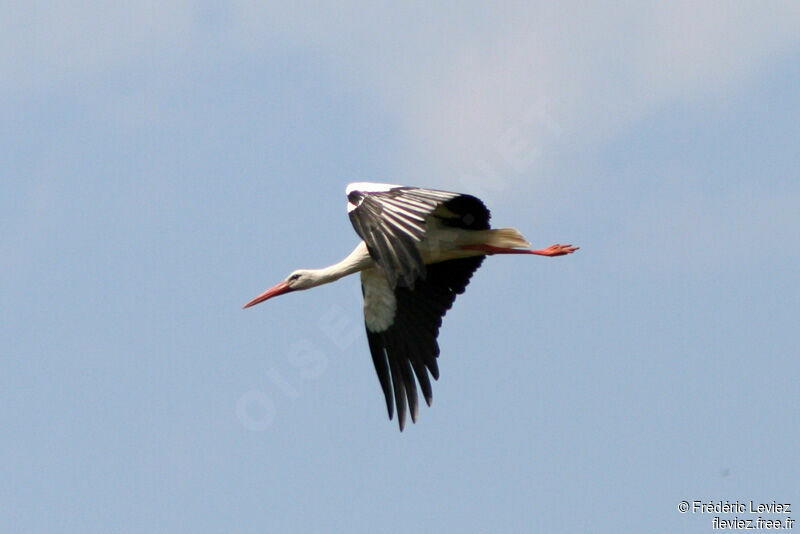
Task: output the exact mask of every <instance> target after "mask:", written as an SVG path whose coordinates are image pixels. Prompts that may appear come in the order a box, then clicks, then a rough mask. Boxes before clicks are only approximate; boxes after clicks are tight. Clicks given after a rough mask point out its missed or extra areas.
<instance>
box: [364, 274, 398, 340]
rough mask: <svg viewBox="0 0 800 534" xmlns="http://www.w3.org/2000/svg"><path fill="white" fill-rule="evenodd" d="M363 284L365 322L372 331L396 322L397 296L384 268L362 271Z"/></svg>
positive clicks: (383, 329)
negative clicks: (390, 285)
mask: <svg viewBox="0 0 800 534" xmlns="http://www.w3.org/2000/svg"><path fill="white" fill-rule="evenodd" d="M361 286H362V287H363V288H364V322H365V323H366V326H367V330H369V331H370V332H383V331H385V330H388V329H389V328H390V327H391V326H392V324H394V316H395V313H396V312H397V298H396V297H395V296H394V291H392V288H391V287H389V281H388V280H386V275H384V274H383V269H380V268H375V269H365V270H363V271H361Z"/></svg>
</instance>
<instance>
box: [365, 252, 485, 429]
mask: <svg viewBox="0 0 800 534" xmlns="http://www.w3.org/2000/svg"><path fill="white" fill-rule="evenodd" d="M482 261H483V256H476V257H472V258H464V259H457V260H449V261H444V262H441V263H435V264H432V265H428V267H427V271H428V272H427V276H426V277H425V279H420V280H417V283H416V284H415V286H414V288H413V289H412V288H409V287H405V286H397V287H396V288H395V289H394V290H393V289H392V288H391V286H390V284H389V281H388V279H387V278H386V277H385V276H384V275H383V272H382V271H381V270H380V269H368V270H366V271H362V273H361V284H362V291H363V293H364V320H365V324H366V327H367V340H368V341H369V350H370V352H371V354H372V361H373V363H374V364H375V371H376V372H377V373H378V379H379V380H380V383H381V388H382V389H383V393H384V396H385V397H386V408H387V410H388V411H389V418H390V419H391V418H392V416H393V413H394V406H395V405H396V406H397V421H398V423H399V424H400V430H403V427H404V426H405V419H406V406H408V410H409V411H410V413H411V420H412V421H414V422H416V420H417V414H418V412H419V404H418V401H417V387H416V384H415V381H414V377H415V376H416V380H417V382H419V387H420V389H421V390H422V394H423V396H424V397H425V402H426V403H427V404H428V406H430V404H431V401H432V399H433V392H432V390H431V382H430V378H429V376H428V375H429V374H430V376H432V377H433V378H434V380H435V379H438V378H439V367H438V365H437V363H436V358H437V357H438V356H439V344H438V343H437V341H436V338H437V336H438V335H439V327H440V326H441V325H442V318H443V317H444V315H445V313H447V310H449V309H450V307H451V306H452V305H453V302H454V301H455V299H456V295H459V294H461V293H463V292H464V289H465V288H466V287H467V284H468V283H469V280H470V278H471V277H472V274H473V273H474V272H475V270H476V269H477V268H478V267H479V266H480V265H481V262H482Z"/></svg>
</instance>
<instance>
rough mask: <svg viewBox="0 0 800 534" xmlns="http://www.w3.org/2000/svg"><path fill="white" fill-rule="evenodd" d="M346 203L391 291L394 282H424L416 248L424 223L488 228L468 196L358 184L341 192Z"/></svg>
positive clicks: (484, 214) (482, 209) (479, 208)
mask: <svg viewBox="0 0 800 534" xmlns="http://www.w3.org/2000/svg"><path fill="white" fill-rule="evenodd" d="M347 200H348V206H347V208H348V212H349V215H350V221H351V222H352V223H353V227H354V228H355V230H356V233H357V234H358V235H359V236H361V239H363V240H364V242H365V243H366V244H367V248H368V249H369V253H370V255H371V256H372V258H373V259H374V260H375V261H376V262H377V263H378V265H380V266H381V267H382V268H383V270H384V272H385V273H386V278H387V280H388V283H389V286H390V287H391V288H395V287H396V286H397V285H398V282H400V283H401V285H402V286H405V287H408V288H413V287H414V284H415V282H416V281H417V280H418V279H424V278H425V276H426V269H425V264H424V263H423V261H422V257H421V256H420V253H419V250H418V248H417V243H419V242H420V241H422V240H423V239H424V238H425V233H426V231H427V227H426V220H427V219H428V217H430V216H432V215H434V216H438V218H440V219H441V221H442V222H443V223H444V224H445V225H448V226H456V227H461V228H468V229H471V230H484V229H487V228H489V210H487V209H486V206H484V205H483V203H482V202H481V201H480V200H478V199H477V198H475V197H473V196H471V195H462V194H459V193H451V192H448V191H437V190H435V189H423V188H419V187H407V186H400V185H391V184H371V183H363V182H362V183H354V184H350V185H349V186H347ZM442 208H446V209H442Z"/></svg>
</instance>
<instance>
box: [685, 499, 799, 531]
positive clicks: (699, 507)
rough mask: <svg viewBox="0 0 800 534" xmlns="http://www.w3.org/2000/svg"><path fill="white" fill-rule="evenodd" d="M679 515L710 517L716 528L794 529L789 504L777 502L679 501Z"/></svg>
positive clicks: (713, 526)
mask: <svg viewBox="0 0 800 534" xmlns="http://www.w3.org/2000/svg"><path fill="white" fill-rule="evenodd" d="M678 511H679V512H680V513H682V514H700V515H706V516H711V528H713V529H718V530H789V529H792V528H794V519H792V518H791V516H790V515H789V514H791V512H792V505H791V503H787V502H779V501H774V500H773V501H768V502H760V501H754V500H750V501H738V500H737V501H728V500H725V501H722V500H720V501H711V500H709V501H698V500H695V501H681V502H679V503H678Z"/></svg>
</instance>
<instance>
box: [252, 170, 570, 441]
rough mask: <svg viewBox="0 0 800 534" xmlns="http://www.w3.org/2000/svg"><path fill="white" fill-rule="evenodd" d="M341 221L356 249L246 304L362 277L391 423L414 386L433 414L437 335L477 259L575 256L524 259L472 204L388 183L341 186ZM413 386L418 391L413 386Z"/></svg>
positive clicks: (560, 249) (509, 234)
mask: <svg viewBox="0 0 800 534" xmlns="http://www.w3.org/2000/svg"><path fill="white" fill-rule="evenodd" d="M346 194H347V212H348V214H349V216H350V221H351V222H352V224H353V227H354V228H355V230H356V233H357V234H358V235H359V237H361V239H362V241H361V242H360V243H359V244H358V246H356V248H355V250H353V252H351V253H350V255H349V256H347V257H346V258H345V259H343V260H342V261H340V262H339V263H336V264H334V265H331V266H330V267H325V268H324V269H300V270H297V271H294V272H293V273H291V274H290V275H289V276H288V277H287V278H286V279H285V280H284V281H282V282H279V283H278V284H276V285H275V286H273V287H271V288H270V289H268V290H266V291H265V292H263V293H262V294H260V295H259V296H257V297H256V298H254V299H253V300H251V301H250V302H248V303H247V304H245V305H244V308H249V307H250V306H254V305H256V304H258V303H260V302H264V301H265V300H267V299H270V298H272V297H276V296H278V295H283V294H284V293H289V292H291V291H298V290H301V289H309V288H312V287H316V286H320V285H322V284H327V283H329V282H333V281H335V280H338V279H340V278H342V277H343V276H347V275H349V274H353V273H357V272H360V273H361V290H362V294H363V295H364V323H365V326H366V330H367V341H368V344H369V350H370V353H371V354H372V362H373V363H374V365H375V371H376V372H377V374H378V379H379V381H380V385H381V388H382V390H383V394H384V396H385V397H386V408H387V410H388V411H389V419H392V417H393V413H394V409H395V407H396V408H397V420H398V423H399V424H400V430H401V431H402V430H403V427H404V426H405V420H406V410H408V412H409V413H410V415H411V420H412V421H413V422H416V421H417V416H418V412H419V402H418V398H417V386H416V383H418V384H419V388H420V389H421V390H422V395H423V396H424V398H425V402H426V403H427V404H428V406H430V405H431V401H432V399H433V394H432V391H431V382H430V378H429V376H428V375H429V374H430V376H432V377H433V378H434V380H437V379H438V378H439V367H438V364H437V361H436V359H437V358H438V356H439V344H438V342H437V340H436V338H437V336H438V335H439V327H440V326H441V324H442V317H444V315H445V313H447V310H449V309H450V307H451V306H452V305H453V301H454V300H455V298H456V295H459V294H461V293H463V292H464V289H465V288H466V287H467V284H468V283H469V280H470V278H471V277H472V274H473V273H474V272H475V270H476V269H477V268H478V267H480V265H481V263H482V262H483V259H484V258H485V257H486V256H487V255H489V256H491V255H493V254H536V255H539V256H563V255H565V254H570V253H572V252H575V251H576V250H578V247H573V246H572V245H559V244H556V245H551V246H549V247H547V248H545V249H541V250H532V249H530V248H529V247H530V243H528V241H527V240H526V239H525V238H524V237H523V236H522V234H520V232H519V231H518V230H516V229H514V228H496V229H493V228H490V227H489V210H488V209H487V208H486V206H484V204H483V202H481V201H480V200H479V199H477V198H475V197H474V196H472V195H466V194H461V193H451V192H447V191H437V190H435V189H423V188H420V187H408V186H401V185H392V184H376V183H367V182H359V183H352V184H350V185H348V186H347V190H346ZM415 377H416V383H415Z"/></svg>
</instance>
